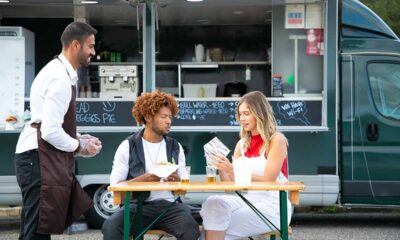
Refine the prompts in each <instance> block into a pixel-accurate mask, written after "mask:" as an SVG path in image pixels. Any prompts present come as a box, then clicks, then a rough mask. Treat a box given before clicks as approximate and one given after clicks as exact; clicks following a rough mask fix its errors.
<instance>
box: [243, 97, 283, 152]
mask: <svg viewBox="0 0 400 240" xmlns="http://www.w3.org/2000/svg"><path fill="white" fill-rule="evenodd" d="M243 103H246V104H247V107H248V108H249V110H250V112H251V114H253V116H254V117H255V119H256V128H257V131H258V132H259V133H260V136H261V138H262V140H263V142H264V145H263V146H262V147H261V148H260V155H261V154H262V152H263V151H264V149H265V150H266V152H267V153H268V151H269V142H270V138H271V136H272V135H273V134H274V133H275V132H276V120H275V116H274V112H273V111H272V107H271V105H270V104H269V103H268V101H267V98H266V97H265V95H264V94H262V93H261V92H259V91H253V92H249V93H247V94H246V95H244V96H243V97H242V98H241V99H240V101H239V104H238V106H237V109H236V119H237V121H238V122H240V116H239V107H240V105H242V104H243ZM240 138H241V139H243V141H244V144H243V147H244V151H245V152H246V151H247V149H248V148H249V146H250V139H251V132H247V131H245V130H244V129H243V127H240Z"/></svg>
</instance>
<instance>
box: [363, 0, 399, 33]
mask: <svg viewBox="0 0 400 240" xmlns="http://www.w3.org/2000/svg"><path fill="white" fill-rule="evenodd" d="M360 2H362V3H363V4H365V5H366V6H367V7H369V8H370V9H371V10H372V11H374V12H375V13H376V14H377V15H379V16H380V17H381V18H382V20H383V21H385V22H386V23H387V24H388V25H389V27H390V28H391V29H392V30H393V32H395V33H396V35H397V36H400V0H379V1H378V0H360Z"/></svg>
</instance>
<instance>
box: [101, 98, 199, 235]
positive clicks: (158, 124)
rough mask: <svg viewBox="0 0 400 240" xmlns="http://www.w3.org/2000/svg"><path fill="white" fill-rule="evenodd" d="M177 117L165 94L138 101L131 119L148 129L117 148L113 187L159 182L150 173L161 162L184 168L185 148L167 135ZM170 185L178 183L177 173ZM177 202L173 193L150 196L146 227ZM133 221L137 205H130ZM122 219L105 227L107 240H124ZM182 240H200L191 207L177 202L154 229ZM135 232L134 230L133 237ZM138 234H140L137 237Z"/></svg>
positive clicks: (112, 218) (115, 217) (146, 204)
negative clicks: (116, 185) (130, 183)
mask: <svg viewBox="0 0 400 240" xmlns="http://www.w3.org/2000/svg"><path fill="white" fill-rule="evenodd" d="M177 113H178V106H177V102H176V100H175V98H174V97H173V96H171V95H169V94H165V93H162V92H153V93H145V94H143V95H142V96H140V97H138V98H137V100H136V102H135V105H134V107H133V109H132V115H133V116H134V118H135V119H136V122H137V123H138V124H144V125H145V128H144V129H143V130H142V131H140V132H137V133H134V134H132V135H130V136H129V137H128V138H127V139H126V140H124V141H123V142H122V143H121V144H120V145H119V147H118V149H117V151H116V153H115V157H114V163H113V168H112V171H111V176H110V183H111V185H113V184H116V183H118V182H121V181H126V180H128V181H135V182H158V181H160V178H159V177H158V176H156V175H154V174H151V173H149V171H150V170H151V169H152V168H153V167H155V165H156V164H158V163H160V162H165V161H167V160H168V161H169V162H175V161H177V164H179V165H180V166H185V155H184V152H183V149H182V146H181V145H180V144H179V143H178V141H176V140H175V139H173V138H170V137H167V136H166V135H167V134H168V132H169V131H170V128H171V123H172V118H173V116H175V115H176V114H177ZM167 181H179V176H178V174H177V173H176V172H174V173H172V174H171V175H170V176H168V178H167ZM173 201H174V196H173V194H172V193H171V192H170V191H154V192H150V193H149V195H148V197H147V199H145V201H144V203H143V226H144V227H146V226H148V225H149V224H150V223H151V222H152V221H153V220H154V219H155V218H156V217H157V216H158V215H159V214H160V213H161V212H162V211H163V210H164V209H165V208H166V207H167V206H169V205H170V204H171V202H173ZM130 207H131V208H130V215H131V219H132V218H133V216H134V215H135V212H136V204H134V203H132V204H131V205H130ZM123 216H124V212H123V209H122V208H121V209H120V210H119V211H117V212H116V213H114V214H113V215H111V216H110V217H109V218H108V219H107V220H106V221H105V222H104V224H103V228H102V233H103V236H104V239H110V240H111V239H113V240H114V239H122V238H123V225H124V224H123ZM154 228H156V229H161V230H164V231H166V232H168V233H170V234H171V235H174V236H175V237H176V238H177V239H180V240H194V239H197V238H198V237H199V227H198V224H197V222H196V221H195V220H194V218H193V217H192V215H191V210H190V208H189V206H187V205H186V204H184V203H180V202H177V203H176V204H174V205H173V207H172V208H171V209H170V210H169V211H168V212H167V213H166V215H164V216H163V217H162V218H161V219H160V220H159V221H158V222H157V223H156V224H155V225H154ZM133 231H134V229H131V233H132V232H133ZM136 234H138V233H136Z"/></svg>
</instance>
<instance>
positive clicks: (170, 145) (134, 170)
mask: <svg viewBox="0 0 400 240" xmlns="http://www.w3.org/2000/svg"><path fill="white" fill-rule="evenodd" d="M143 132H144V129H143V130H142V131H140V132H136V133H133V134H132V135H130V136H129V137H128V138H127V140H128V142H129V172H128V176H127V179H126V180H129V179H133V178H135V177H138V176H140V175H143V174H144V173H145V172H146V160H145V158H144V149H143V142H142V136H143ZM164 140H165V142H166V145H167V160H168V162H173V161H172V159H174V160H175V163H176V164H178V161H179V151H180V148H179V143H178V141H176V140H175V139H173V138H170V137H168V136H164ZM148 196H149V192H147V194H146V195H145V197H146V198H147V197H148Z"/></svg>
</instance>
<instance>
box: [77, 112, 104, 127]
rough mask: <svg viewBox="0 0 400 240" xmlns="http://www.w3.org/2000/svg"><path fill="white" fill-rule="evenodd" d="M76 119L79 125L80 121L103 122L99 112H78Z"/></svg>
mask: <svg viewBox="0 0 400 240" xmlns="http://www.w3.org/2000/svg"><path fill="white" fill-rule="evenodd" d="M76 121H77V122H78V125H79V124H80V123H94V124H98V123H100V122H101V118H100V116H99V114H97V113H77V114H76Z"/></svg>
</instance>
